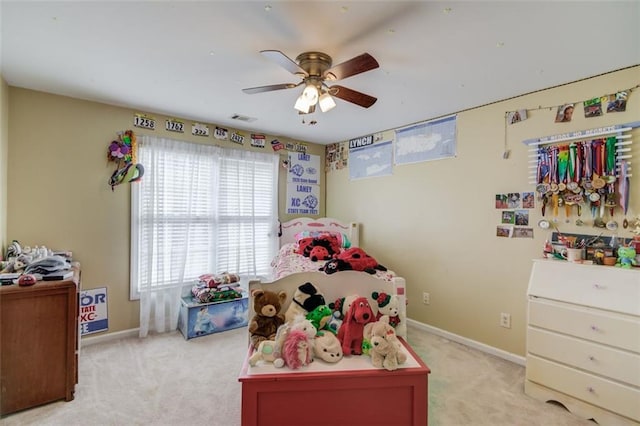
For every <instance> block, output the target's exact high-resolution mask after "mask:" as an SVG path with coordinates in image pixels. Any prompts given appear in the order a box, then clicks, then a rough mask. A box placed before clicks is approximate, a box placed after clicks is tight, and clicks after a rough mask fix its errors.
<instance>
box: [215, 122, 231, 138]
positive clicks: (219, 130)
mask: <svg viewBox="0 0 640 426" xmlns="http://www.w3.org/2000/svg"><path fill="white" fill-rule="evenodd" d="M213 137H214V138H216V139H219V140H221V141H226V140H227V139H229V130H227V129H225V128H224V127H218V126H216V129H215V130H214V132H213Z"/></svg>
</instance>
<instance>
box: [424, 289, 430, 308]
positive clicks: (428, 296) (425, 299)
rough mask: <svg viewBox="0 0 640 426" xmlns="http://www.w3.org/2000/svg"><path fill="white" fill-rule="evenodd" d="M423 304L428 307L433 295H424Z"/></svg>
mask: <svg viewBox="0 0 640 426" xmlns="http://www.w3.org/2000/svg"><path fill="white" fill-rule="evenodd" d="M422 303H424V304H425V305H428V304H430V303H431V295H430V294H429V293H427V292H424V293H422Z"/></svg>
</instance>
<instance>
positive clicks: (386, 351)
mask: <svg viewBox="0 0 640 426" xmlns="http://www.w3.org/2000/svg"><path fill="white" fill-rule="evenodd" d="M364 338H365V339H366V340H369V341H370V343H371V349H370V350H369V354H370V355H371V363H372V364H373V366H374V367H377V368H385V369H387V370H389V371H393V370H396V369H397V368H398V366H399V365H400V364H404V363H405V362H406V361H407V355H406V354H405V353H404V352H403V351H402V349H401V348H402V343H400V340H398V337H396V332H395V330H394V329H393V327H391V326H390V325H389V316H388V315H383V316H381V317H380V319H379V320H378V321H376V322H372V323H369V324H367V325H366V326H365V329H364Z"/></svg>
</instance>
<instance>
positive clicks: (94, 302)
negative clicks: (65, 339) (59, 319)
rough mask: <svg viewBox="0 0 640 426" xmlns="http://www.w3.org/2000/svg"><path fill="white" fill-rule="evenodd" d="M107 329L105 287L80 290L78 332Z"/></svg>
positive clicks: (83, 333) (85, 332) (93, 331)
mask: <svg viewBox="0 0 640 426" xmlns="http://www.w3.org/2000/svg"><path fill="white" fill-rule="evenodd" d="M108 329H109V319H108V314H107V288H106V287H102V288H95V289H92V290H84V291H81V292H80V333H81V335H83V336H84V335H85V334H91V333H98V332H100V331H106V330H108Z"/></svg>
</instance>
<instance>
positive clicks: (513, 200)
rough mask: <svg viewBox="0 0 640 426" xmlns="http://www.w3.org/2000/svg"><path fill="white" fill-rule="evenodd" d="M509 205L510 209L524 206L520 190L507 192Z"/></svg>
mask: <svg viewBox="0 0 640 426" xmlns="http://www.w3.org/2000/svg"><path fill="white" fill-rule="evenodd" d="M507 205H508V208H510V209H518V208H520V207H521V206H522V202H521V200H520V193H519V192H510V193H509V194H507Z"/></svg>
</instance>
